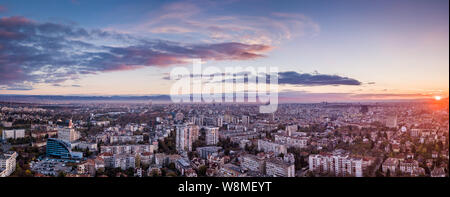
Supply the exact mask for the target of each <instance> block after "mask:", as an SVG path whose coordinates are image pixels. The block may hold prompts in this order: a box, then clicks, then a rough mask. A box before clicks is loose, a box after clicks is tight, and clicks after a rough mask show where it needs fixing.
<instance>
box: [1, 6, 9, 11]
mask: <svg viewBox="0 0 450 197" xmlns="http://www.w3.org/2000/svg"><path fill="white" fill-rule="evenodd" d="M7 10H8V9H6V7H5V6H3V5H0V12H6V11H7Z"/></svg>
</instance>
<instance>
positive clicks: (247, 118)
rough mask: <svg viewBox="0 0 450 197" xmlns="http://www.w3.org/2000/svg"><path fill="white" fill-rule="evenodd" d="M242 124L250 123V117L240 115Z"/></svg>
mask: <svg viewBox="0 0 450 197" xmlns="http://www.w3.org/2000/svg"><path fill="white" fill-rule="evenodd" d="M242 124H243V125H249V124H250V117H249V116H245V115H244V116H242Z"/></svg>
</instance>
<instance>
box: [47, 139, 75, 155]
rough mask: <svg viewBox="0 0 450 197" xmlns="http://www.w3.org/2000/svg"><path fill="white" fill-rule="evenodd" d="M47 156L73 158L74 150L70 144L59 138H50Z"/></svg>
mask: <svg viewBox="0 0 450 197" xmlns="http://www.w3.org/2000/svg"><path fill="white" fill-rule="evenodd" d="M46 155H47V157H58V158H63V159H68V158H71V155H72V151H71V149H70V144H69V143H67V142H65V141H63V140H59V139H55V138H48V139H47V149H46Z"/></svg>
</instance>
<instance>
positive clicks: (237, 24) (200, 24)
mask: <svg viewBox="0 0 450 197" xmlns="http://www.w3.org/2000/svg"><path fill="white" fill-rule="evenodd" d="M222 4H223V2H220V1H214V2H211V1H206V2H205V1H200V2H198V1H192V2H175V3H170V4H168V5H165V6H163V7H162V8H161V9H159V11H156V12H152V13H149V17H147V18H146V19H145V20H142V21H138V22H137V23H136V24H132V25H130V24H126V25H121V26H117V27H111V28H113V29H120V30H123V29H126V31H128V32H133V33H139V34H143V35H145V34H148V33H153V34H158V35H161V36H168V37H174V35H175V36H177V37H178V38H179V39H190V40H204V41H207V42H217V41H220V42H233V41H235V42H240V43H245V44H267V45H275V44H277V43H280V42H282V41H284V40H289V39H291V38H294V37H297V36H305V35H307V36H315V35H317V34H318V33H319V32H320V27H319V25H318V24H317V23H316V22H314V21H313V20H312V19H311V18H309V17H307V16H305V15H302V14H294V13H281V12H277V13H267V14H264V15H246V14H245V13H240V14H226V13H223V12H222V11H221V10H222V9H223V5H222ZM225 4H226V3H225Z"/></svg>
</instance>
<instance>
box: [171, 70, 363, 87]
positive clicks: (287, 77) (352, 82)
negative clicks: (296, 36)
mask: <svg viewBox="0 0 450 197" xmlns="http://www.w3.org/2000/svg"><path fill="white" fill-rule="evenodd" d="M248 74H249V73H246V72H240V73H236V75H235V77H234V78H233V77H228V78H226V79H223V80H221V81H218V82H226V83H235V82H236V81H239V80H240V81H244V82H247V81H248V78H253V77H256V76H252V75H250V76H248ZM219 75H223V76H229V75H226V74H225V73H220V74H219ZM260 75H261V73H260ZM164 79H169V78H168V77H165V78H164ZM266 82H267V83H270V75H266ZM278 84H279V85H298V86H325V85H334V86H338V85H349V86H359V85H362V84H363V83H362V82H360V81H358V80H356V79H352V78H349V77H343V76H339V75H329V74H320V73H317V72H315V73H312V74H310V73H298V72H295V71H287V72H279V73H278Z"/></svg>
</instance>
